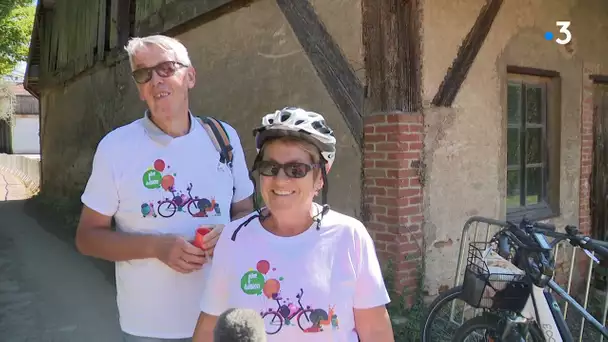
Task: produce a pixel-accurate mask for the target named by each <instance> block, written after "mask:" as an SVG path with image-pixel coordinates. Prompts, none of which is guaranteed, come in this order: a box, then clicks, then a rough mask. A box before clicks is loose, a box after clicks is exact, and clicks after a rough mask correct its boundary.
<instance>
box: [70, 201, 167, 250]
mask: <svg viewBox="0 0 608 342" xmlns="http://www.w3.org/2000/svg"><path fill="white" fill-rule="evenodd" d="M111 222H112V217H110V216H105V215H103V214H100V213H98V212H96V211H95V210H93V209H91V208H89V207H87V206H86V205H85V206H83V208H82V213H81V214H80V222H79V223H78V228H77V229H76V248H78V251H79V252H80V253H82V254H85V255H89V256H92V257H95V258H100V259H105V260H109V261H126V260H132V259H146V258H154V257H156V255H157V252H156V250H157V247H156V243H157V240H158V237H157V236H152V235H131V234H125V233H121V232H116V231H113V230H112V227H111Z"/></svg>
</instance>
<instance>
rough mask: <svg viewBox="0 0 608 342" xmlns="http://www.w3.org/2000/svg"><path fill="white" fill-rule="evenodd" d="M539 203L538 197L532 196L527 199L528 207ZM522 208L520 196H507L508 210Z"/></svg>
mask: <svg viewBox="0 0 608 342" xmlns="http://www.w3.org/2000/svg"><path fill="white" fill-rule="evenodd" d="M536 203H539V197H538V195H532V196H527V197H526V205H529V204H536ZM518 207H521V204H520V203H519V195H514V196H507V208H518Z"/></svg>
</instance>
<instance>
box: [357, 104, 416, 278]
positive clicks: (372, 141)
mask: <svg viewBox="0 0 608 342" xmlns="http://www.w3.org/2000/svg"><path fill="white" fill-rule="evenodd" d="M363 139H364V144H365V146H364V149H363V164H364V165H363V168H364V170H363V186H364V189H363V206H364V209H363V214H364V215H363V216H364V217H363V220H364V222H365V224H366V226H367V228H368V230H369V231H370V233H371V235H372V237H373V238H374V241H375V243H376V251H377V253H378V257H379V258H380V260H381V262H383V263H385V262H386V261H387V260H388V259H389V258H390V259H392V260H393V261H394V262H395V264H396V272H397V274H396V276H397V279H399V281H400V285H401V286H399V287H398V288H402V287H403V286H407V287H412V286H414V285H415V284H416V282H415V281H416V266H417V265H419V264H420V262H421V261H422V256H421V252H422V251H423V249H422V250H421V249H420V248H421V246H423V234H422V222H423V218H424V217H423V211H422V198H423V197H422V185H421V183H420V177H419V175H418V170H419V165H420V163H421V155H422V147H423V146H422V144H423V118H422V115H420V114H410V113H391V114H379V115H373V116H369V117H366V118H365V122H364V135H363ZM406 257H407V260H406Z"/></svg>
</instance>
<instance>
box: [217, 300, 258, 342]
mask: <svg viewBox="0 0 608 342" xmlns="http://www.w3.org/2000/svg"><path fill="white" fill-rule="evenodd" d="M213 341H214V342H266V328H265V326H264V320H263V319H262V316H260V314H259V313H258V312H255V311H253V310H251V309H235V308H232V309H228V310H226V311H224V312H223V313H222V314H221V315H220V316H219V317H218V318H217V323H216V324H215V328H214V329H213Z"/></svg>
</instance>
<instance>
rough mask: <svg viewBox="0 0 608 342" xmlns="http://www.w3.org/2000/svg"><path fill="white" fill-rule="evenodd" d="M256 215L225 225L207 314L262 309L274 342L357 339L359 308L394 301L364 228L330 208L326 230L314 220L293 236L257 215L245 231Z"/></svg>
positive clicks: (209, 282) (206, 296) (204, 307)
mask: <svg viewBox="0 0 608 342" xmlns="http://www.w3.org/2000/svg"><path fill="white" fill-rule="evenodd" d="M252 215H255V213H254V214H251V215H249V216H247V217H244V218H242V219H239V220H237V221H234V222H231V223H230V224H229V225H228V226H226V227H225V228H224V231H223V232H222V235H221V237H220V239H219V241H218V244H217V245H216V248H215V251H214V257H213V265H212V268H211V271H210V274H209V276H208V278H207V279H206V285H205V287H204V292H203V298H202V301H201V311H203V312H205V313H207V314H210V315H215V316H219V315H220V314H221V313H222V312H224V311H225V310H227V309H229V308H244V309H253V310H256V311H258V312H260V314H261V315H262V316H263V318H264V323H265V328H266V333H267V336H268V341H270V342H272V341H289V342H298V341H341V342H342V341H343V342H357V341H358V337H357V334H356V332H355V330H354V329H355V322H354V314H353V309H366V308H372V307H376V306H381V305H385V304H387V303H389V302H390V299H389V295H388V293H387V290H386V287H385V285H384V280H383V278H382V272H381V270H380V265H379V262H378V259H377V256H376V251H375V248H374V243H373V241H372V239H371V237H370V235H369V233H368V232H367V230H366V229H365V227H364V226H363V224H362V223H361V222H359V221H358V220H356V219H354V218H352V217H349V216H346V215H343V214H340V213H337V212H335V211H332V210H330V211H329V212H328V213H327V214H326V215H325V216H324V217H323V219H322V220H321V224H320V227H319V228H320V229H319V230H317V224H316V223H314V224H313V225H312V226H311V227H310V228H309V229H308V230H306V231H305V232H304V233H302V234H299V235H297V236H293V237H280V236H277V235H274V234H272V233H270V232H268V231H267V230H265V229H264V228H263V227H262V226H261V225H260V221H259V219H258V218H253V219H252V220H251V221H250V222H249V223H248V224H247V225H244V226H242V227H241V228H240V229H238V227H239V225H241V223H243V222H245V221H246V220H248V219H249V218H250V217H251V216H252ZM237 230H238V231H237Z"/></svg>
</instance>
